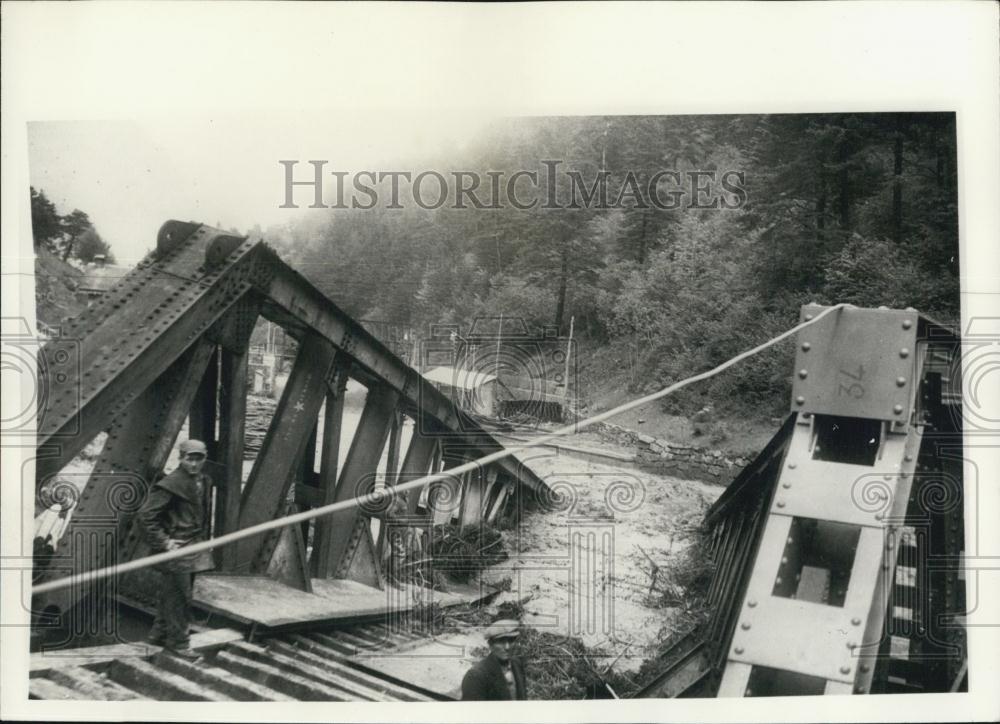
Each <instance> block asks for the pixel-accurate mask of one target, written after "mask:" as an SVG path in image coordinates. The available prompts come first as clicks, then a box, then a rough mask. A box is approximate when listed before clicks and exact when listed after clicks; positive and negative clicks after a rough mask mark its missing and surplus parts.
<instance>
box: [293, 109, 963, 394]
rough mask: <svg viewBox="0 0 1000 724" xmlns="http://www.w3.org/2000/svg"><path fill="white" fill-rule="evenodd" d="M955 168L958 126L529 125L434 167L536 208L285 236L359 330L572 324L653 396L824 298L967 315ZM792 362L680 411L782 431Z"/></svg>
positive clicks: (877, 120) (356, 211)
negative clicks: (532, 184) (768, 418)
mask: <svg viewBox="0 0 1000 724" xmlns="http://www.w3.org/2000/svg"><path fill="white" fill-rule="evenodd" d="M955 151H956V149H955V125H954V117H953V115H952V114H836V115H769V116H670V117H654V116H646V117H586V118H569V117H562V118H538V119H509V120H505V121H501V122H497V123H495V124H494V125H493V126H492V127H491V128H490V129H489V131H488V132H486V133H484V134H483V136H482V137H481V138H480V139H479V142H478V143H477V144H475V145H474V147H472V148H471V149H470V150H467V151H466V152H464V153H463V155H461V156H456V157H454V158H447V159H440V158H439V159H428V161H427V163H428V165H427V166H426V167H425V168H426V169H436V170H437V171H438V172H440V173H441V174H442V175H443V176H445V177H448V178H449V179H451V182H452V185H453V187H454V186H455V185H457V180H454V179H453V178H452V177H453V175H454V173H455V172H456V171H460V170H462V171H468V172H473V173H475V174H478V177H479V178H481V179H482V180H484V181H486V180H488V179H489V178H490V177H489V173H490V172H494V173H496V174H499V173H500V172H502V173H503V174H504V176H503V179H504V181H505V183H506V181H507V180H509V179H510V177H511V175H512V174H514V173H516V172H517V171H518V170H521V171H529V172H530V171H534V172H536V173H537V174H538V177H537V178H538V186H539V187H541V188H542V189H543V192H544V193H542V194H541V196H540V202H539V203H536V204H535V205H534V206H532V207H531V208H517V206H516V205H514V204H512V203H509V199H508V198H507V197H509V195H510V194H509V192H510V186H505V187H504V188H503V189H502V191H503V194H504V199H503V200H502V201H507V202H508V203H500V204H492V203H490V195H491V191H490V190H488V189H487V188H486V186H485V184H484V186H483V187H482V188H480V190H479V191H478V192H477V193H478V194H479V199H478V200H479V201H485V202H486V203H480V204H476V203H474V202H473V201H472V200H471V198H469V197H466V198H465V199H464V203H462V204H461V205H463V206H464V208H456V206H457V205H458V204H456V203H455V199H454V198H449V199H448V202H447V203H443V204H442V205H441V206H440V207H439V208H426V207H427V206H430V205H433V204H426V203H425V204H423V205H420V204H416V203H412V201H410V199H409V197H406V196H404V201H402V202H400V203H399V204H398V206H399V208H390V205H389V204H388V203H387V200H386V199H385V198H384V197H383V198H382V199H380V202H379V203H378V204H375V205H372V206H373V207H372V208H370V209H360V208H350V206H351V202H348V203H347V204H346V205H347V206H348V208H334V209H328V210H319V211H316V212H315V215H314V216H313V217H311V218H309V219H308V220H306V221H304V222H303V223H301V224H299V225H297V226H294V227H292V228H290V229H285V230H284V231H283V232H282V233H281V234H280V235H279V236H280V238H277V239H273V240H274V241H276V242H277V243H279V244H280V245H281V246H283V247H284V249H283V253H285V254H286V255H289V256H290V257H291V260H292V261H293V263H295V264H296V266H298V268H300V269H301V270H302V271H303V273H305V274H306V276H308V277H309V278H310V279H311V280H312V281H313V282H314V283H316V284H317V285H318V286H319V287H320V288H321V289H322V290H323V291H324V292H326V293H327V294H329V295H330V296H331V297H332V298H333V299H334V300H336V301H337V303H338V304H340V305H341V306H343V307H344V308H345V309H346V310H347V311H349V312H350V313H352V314H353V315H355V316H358V317H365V318H377V319H384V320H388V321H392V322H396V323H400V324H407V325H411V326H413V327H416V328H418V329H426V328H427V325H429V324H432V323H440V322H448V323H458V324H460V325H462V327H463V328H467V327H468V325H469V324H470V323H471V322H472V320H473V319H475V318H476V317H483V316H486V317H497V316H499V315H500V314H503V315H504V317H505V318H511V317H520V318H523V319H524V320H525V321H526V322H527V323H528V324H529V325H531V326H533V327H534V328H536V329H538V328H541V327H542V326H544V325H555V326H556V327H558V328H559V330H560V331H561V332H562V333H563V334H565V333H566V332H567V330H568V326H569V321H570V319H571V318H573V319H574V320H575V331H576V334H577V336H578V338H580V339H582V344H583V346H584V348H585V349H589V350H592V351H595V352H599V351H600V349H601V348H607V347H612V348H614V349H616V350H617V353H616V359H619V360H621V364H622V365H623V366H624V367H627V378H626V379H627V380H628V387H629V392H631V393H636V392H640V391H645V390H648V389H652V388H657V387H660V386H662V385H665V384H667V383H669V382H671V381H674V380H677V379H680V378H682V377H685V376H687V375H690V374H692V373H694V372H697V371H701V370H704V369H707V368H709V367H711V366H714V365H716V364H718V363H720V362H722V361H724V360H726V359H728V358H729V357H731V356H732V355H734V354H735V353H737V352H739V351H741V350H743V349H746V348H748V347H751V346H753V345H755V344H758V343H759V342H761V341H763V340H765V339H767V338H768V337H770V336H772V335H774V334H776V333H778V332H780V331H782V330H784V329H786V328H788V327H789V326H791V325H793V324H794V323H795V321H796V318H797V314H798V309H799V306H800V305H801V304H802V303H805V302H810V301H817V302H820V303H835V302H849V303H853V304H857V305H864V306H878V305H888V306H891V307H906V306H913V307H917V308H919V309H920V310H921V311H924V312H927V313H929V314H931V315H934V316H937V317H939V318H941V319H942V320H943V321H950V320H953V319H955V318H956V317H957V314H958V309H959V295H958V273H959V264H958V224H957V210H956V207H957V190H956V179H957V173H956V161H955V159H956V152H955ZM425 168H420V169H415V170H414V175H416V173H419V172H420V171H422V170H425ZM553 170H554V171H555V173H551V172H552V171H553ZM352 171H356V170H352ZM574 172H575V173H576V174H577V178H576V179H575V180H574V178H573V173H574ZM602 172H604V173H605V175H604V176H603V178H605V180H606V190H607V194H606V196H607V198H606V199H604V201H603V203H602V202H601V200H600V198H599V197H600V189H599V188H597V187H595V186H594V183H595V180H598V179H600V178H602V175H601V174H602ZM526 180H527V179H525V178H521V179H520V181H519V183H520V182H524V181H526ZM723 181H728V184H727V183H724V182H723ZM550 182H551V184H552V185H551V187H548V186H547V184H549V183H550ZM720 184H721V188H720ZM697 186H703V187H704V189H706V190H703V191H699V190H698V189H697V188H696V187H697ZM518 188H521V189H522V190H523V189H524V188H526V186H524V185H523V184H522V185H521V186H520V187H518V186H517V185H515V187H514V190H515V191H517V189H518ZM587 192H593V196H592V197H591V199H590V200H589V202H588V201H587V200H586V198H585V196H586V194H587ZM451 193H452V195H454V189H452V192H451ZM426 195H427V196H430V197H431V198H432V199H434V198H435V197H436V196H437V194H436V193H435V192H434V191H433V190H432V191H431V192H430V193H427V194H426ZM525 196H527V194H525ZM459 201H460V202H461V201H462V200H461V199H459ZM519 205H522V206H526V205H527V204H519ZM477 206H482V207H483V208H477ZM497 206H499V207H498V208H493V207H497ZM547 207H548V208H547ZM790 360H791V352H790V348H789V347H788V346H785V347H780V348H776V349H774V350H772V351H771V352H769V353H766V354H763V355H761V356H759V357H756V358H754V359H752V360H749V361H748V362H746V363H744V364H742V365H741V366H740V367H739V368H738V370H735V371H734V372H733V373H731V374H726V375H724V376H720V377H718V378H716V379H715V380H713V381H711V382H709V383H707V384H705V385H702V386H700V387H699V388H698V389H697V390H692V391H690V392H686V393H684V394H682V395H679V396H677V397H673V398H669V399H670V402H669V404H670V406H671V407H670V408H669V409H673V410H676V411H679V412H681V411H683V412H689V411H691V409H692V408H693V409H697V405H698V404H700V402H701V400H702V399H703V398H706V397H707V398H710V399H711V400H713V402H714V403H715V404H716V405H717V406H719V407H722V408H724V409H725V408H728V409H729V410H730V411H731V412H738V411H739V412H745V411H751V410H752V411H754V412H756V413H759V414H774V413H775V412H776V411H778V410H780V409H781V408H783V407H784V406H785V405H786V404H787V402H786V390H787V387H786V385H787V377H788V375H789V372H790V368H789V365H790ZM695 398H697V399H695Z"/></svg>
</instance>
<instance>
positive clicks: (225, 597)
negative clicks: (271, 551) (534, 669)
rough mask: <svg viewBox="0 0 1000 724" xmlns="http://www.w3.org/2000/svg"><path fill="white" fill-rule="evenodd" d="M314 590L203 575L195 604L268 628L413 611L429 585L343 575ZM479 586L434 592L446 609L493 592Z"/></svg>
mask: <svg viewBox="0 0 1000 724" xmlns="http://www.w3.org/2000/svg"><path fill="white" fill-rule="evenodd" d="M312 585H313V592H312V593H311V594H310V593H305V592H303V591H297V590H295V589H294V588H291V587H289V586H286V585H284V584H282V583H279V582H278V581H275V580H272V579H270V578H268V577H267V576H263V575H260V576H230V575H221V574H200V575H198V576H197V577H196V579H195V588H194V602H195V605H196V606H198V607H199V608H202V609H204V610H206V611H209V612H211V613H217V614H219V615H222V616H225V617H226V618H229V619H231V620H234V621H239V622H241V623H256V624H259V625H261V626H266V627H268V628H280V627H283V626H290V625H298V624H305V623H316V624H319V623H320V622H324V623H327V622H329V623H333V622H336V621H362V620H372V619H376V620H383V619H384V617H385V616H386V615H388V614H396V613H402V612H405V611H409V610H412V609H413V607H414V606H415V605H416V604H415V602H414V598H413V596H412V593H413V592H414V591H418V590H419V591H421V592H423V593H425V594H426V593H427V592H426V590H425V589H420V588H419V587H416V586H406V587H403V588H402V589H392V590H393V592H394V593H395V594H398V595H392V596H390V595H388V594H387V593H386V591H380V590H378V589H377V588H373V587H372V586H366V585H364V584H361V583H358V582H357V581H351V580H347V579H342V578H325V579H324V578H314V579H313V581H312ZM491 593H492V592H491V591H490V590H486V591H482V590H480V589H479V588H478V587H473V586H458V585H456V586H453V587H452V590H450V591H447V592H445V591H433V592H431V593H430V596H431V599H432V601H433V603H436V604H438V605H440V606H442V607H448V606H455V605H459V604H463V603H470V602H472V601H476V600H480V599H482V598H483V597H485V596H488V595H490V594H491Z"/></svg>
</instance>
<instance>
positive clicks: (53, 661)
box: [28, 579, 245, 674]
mask: <svg viewBox="0 0 1000 724" xmlns="http://www.w3.org/2000/svg"><path fill="white" fill-rule="evenodd" d="M196 580H197V579H196ZM244 636H245V635H244V633H243V632H242V631H237V630H236V629H232V628H217V629H210V630H209V631H204V632H201V633H196V634H192V635H191V648H192V649H195V650H196V651H211V650H214V649H217V648H219V647H220V646H224V645H226V644H228V643H231V642H233V641H242V640H243V638H244ZM161 650H162V649H161V647H160V646H153V645H152V644H147V643H144V642H140V643H133V644H109V645H106V646H88V647H85V648H78V649H55V650H52V651H40V652H36V653H33V654H31V658H30V661H29V664H28V668H29V670H30V672H31V673H32V674H42V673H45V672H48V671H52V670H54V669H63V668H67V667H74V666H88V667H100V666H103V665H106V664H108V663H110V662H111V661H115V660H117V659H128V658H143V657H146V656H152V655H153V654H155V653H157V652H159V651H161Z"/></svg>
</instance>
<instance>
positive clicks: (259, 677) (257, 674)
mask: <svg viewBox="0 0 1000 724" xmlns="http://www.w3.org/2000/svg"><path fill="white" fill-rule="evenodd" d="M215 662H216V664H217V665H219V666H220V667H222V668H224V669H225V670H227V671H231V672H233V673H235V674H237V675H239V676H242V677H244V678H246V679H250V680H251V681H256V682H257V683H259V684H262V685H264V686H266V687H268V688H269V689H274V690H275V691H280V692H282V693H284V694H287V695H288V696H291V697H293V698H295V699H297V700H299V701H347V700H348V699H347V698H345V696H344V695H343V693H342V692H340V691H339V690H337V689H331V688H330V687H328V686H324V685H323V684H321V683H319V682H316V681H312V680H310V679H307V678H305V677H303V676H298V675H297V674H295V673H294V672H292V671H288V670H286V669H284V668H280V667H277V666H271V665H270V664H265V663H262V662H260V661H255V660H254V659H253V658H251V657H249V656H247V655H246V654H245V652H242V651H239V650H227V651H220V652H219V655H218V656H216V658H215Z"/></svg>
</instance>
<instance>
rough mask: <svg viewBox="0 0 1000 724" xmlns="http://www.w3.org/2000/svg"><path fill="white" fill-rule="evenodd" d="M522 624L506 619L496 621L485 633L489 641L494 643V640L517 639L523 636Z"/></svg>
mask: <svg viewBox="0 0 1000 724" xmlns="http://www.w3.org/2000/svg"><path fill="white" fill-rule="evenodd" d="M520 625H521V624H520V623H518V622H517V621H515V620H514V619H512V618H504V619H501V620H499V621H494V622H493V623H492V624H490V626H489V628H487V629H486V631H485V632H484V633H483V635H484V636H485V637H486V640H487V641H492V640H493V639H507V638H517V637H518V636H520V635H521V632H520V630H519V627H520Z"/></svg>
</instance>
